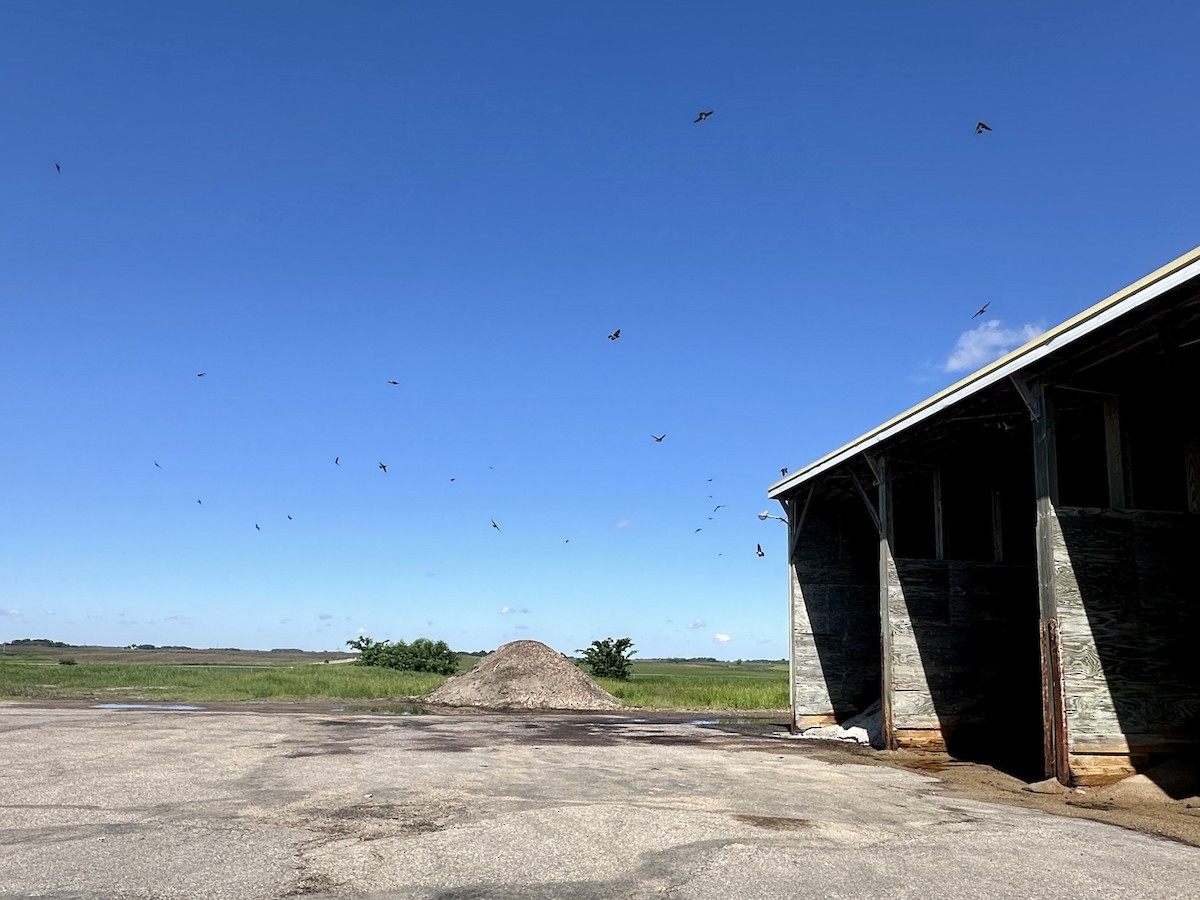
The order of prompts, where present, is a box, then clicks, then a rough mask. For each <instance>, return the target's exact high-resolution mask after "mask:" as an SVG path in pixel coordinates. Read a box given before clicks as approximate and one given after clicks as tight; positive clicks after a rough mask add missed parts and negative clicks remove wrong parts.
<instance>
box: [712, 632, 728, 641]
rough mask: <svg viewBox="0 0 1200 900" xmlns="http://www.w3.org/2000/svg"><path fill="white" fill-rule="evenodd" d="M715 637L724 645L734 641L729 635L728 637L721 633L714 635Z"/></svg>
mask: <svg viewBox="0 0 1200 900" xmlns="http://www.w3.org/2000/svg"><path fill="white" fill-rule="evenodd" d="M713 637H715V638H716V639H717V640H718V641H720V642H721V643H722V644H723V643H725V642H726V641H728V640H732V638H731V637H730V636H729V635H727V634H721V632H719V631H718V632H717V633H716V634H714V635H713Z"/></svg>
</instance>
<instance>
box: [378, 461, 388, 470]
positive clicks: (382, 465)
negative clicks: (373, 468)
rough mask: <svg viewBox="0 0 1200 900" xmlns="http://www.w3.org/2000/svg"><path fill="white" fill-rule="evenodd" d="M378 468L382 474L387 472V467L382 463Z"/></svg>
mask: <svg viewBox="0 0 1200 900" xmlns="http://www.w3.org/2000/svg"><path fill="white" fill-rule="evenodd" d="M379 468H381V469H383V471H384V472H387V466H385V465H384V464H383V463H380V464H379Z"/></svg>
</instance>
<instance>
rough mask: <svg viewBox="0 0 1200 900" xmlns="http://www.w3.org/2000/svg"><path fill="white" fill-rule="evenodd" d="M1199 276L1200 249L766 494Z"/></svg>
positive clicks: (795, 482)
mask: <svg viewBox="0 0 1200 900" xmlns="http://www.w3.org/2000/svg"><path fill="white" fill-rule="evenodd" d="M1197 276H1200V247H1197V248H1195V249H1194V250H1191V251H1189V252H1188V253H1185V254H1184V255H1183V256H1181V257H1179V258H1178V259H1176V260H1173V261H1172V262H1169V263H1167V264H1166V265H1165V266H1163V267H1162V268H1161V269H1157V270H1155V271H1154V272H1151V273H1150V274H1149V275H1147V276H1146V277H1145V278H1141V279H1139V280H1138V281H1135V282H1134V283H1133V284H1131V285H1129V286H1128V287H1126V288H1123V289H1122V290H1119V291H1117V292H1116V293H1115V294H1113V295H1111V296H1109V297H1106V298H1105V299H1103V300H1101V301H1100V302H1099V303H1097V304H1096V305H1095V306H1092V307H1089V308H1088V309H1085V310H1084V311H1083V312H1081V313H1079V314H1078V315H1076V316H1074V317H1072V318H1070V319H1068V320H1067V321H1065V322H1063V323H1062V324H1061V325H1058V326H1056V327H1054V328H1051V329H1050V330H1049V331H1047V332H1045V333H1043V334H1040V335H1038V336H1037V337H1035V338H1034V339H1033V340H1031V341H1030V342H1029V343H1027V344H1024V345H1023V346H1021V347H1018V348H1017V349H1016V350H1013V351H1012V352H1011V353H1009V354H1007V355H1006V356H1002V357H1001V358H1000V359H998V360H996V361H995V362H993V363H991V364H989V365H986V366H984V367H983V368H982V369H979V370H978V371H977V372H974V373H972V374H971V375H968V376H967V377H966V378H964V379H962V380H961V381H958V382H955V383H954V384H952V385H950V387H948V388H946V389H945V390H942V391H939V392H938V393H936V394H934V395H933V396H932V397H930V398H928V399H926V400H923V401H921V402H920V403H918V404H917V405H916V406H914V407H912V408H911V409H909V410H906V411H905V412H902V413H900V415H898V416H896V417H895V418H893V419H889V420H888V421H886V422H884V423H883V424H882V425H880V426H878V427H877V428H874V429H872V430H871V431H868V432H867V433H866V434H864V435H863V436H862V437H860V438H857V439H856V440H853V441H851V442H850V443H848V444H846V445H845V446H843V447H839V448H838V449H837V450H834V451H833V452H832V453H829V454H827V455H826V456H823V457H821V458H820V459H818V460H817V461H816V462H813V463H810V464H809V465H807V466H805V467H804V468H803V469H800V470H798V471H796V472H792V473H790V474H789V475H787V476H786V477H785V478H781V479H780V480H779V481H777V482H775V484H773V485H771V487H770V488H768V489H767V496H768V497H769V498H771V499H775V498H777V497H781V496H783V495H784V494H786V493H788V492H789V491H791V490H793V489H795V488H797V487H799V486H800V485H802V484H804V483H805V482H806V481H808V480H810V479H812V478H815V477H816V476H817V475H819V474H821V473H822V472H825V471H828V470H829V469H831V468H833V467H834V466H836V465H839V464H840V463H842V462H845V461H846V460H847V459H849V458H850V457H852V456H854V455H855V454H857V453H862V452H863V451H864V450H869V449H871V448H872V447H874V446H876V445H877V444H880V443H882V442H883V441H885V440H887V439H888V438H890V437H892V436H894V435H896V434H898V433H899V432H901V431H903V430H904V429H906V428H909V427H911V426H913V425H915V424H917V423H918V422H921V421H923V420H925V419H928V418H929V417H930V416H933V415H935V414H936V413H938V412H941V411H942V410H943V409H945V408H947V407H949V406H952V405H953V404H955V403H958V402H960V401H962V400H964V399H966V398H967V397H970V396H971V395H972V394H975V393H977V392H979V391H981V390H983V389H984V388H985V387H987V386H989V385H991V384H995V383H996V382H997V381H999V380H1001V379H1003V378H1007V377H1009V376H1010V375H1015V374H1017V373H1018V372H1020V371H1021V370H1022V369H1024V368H1025V367H1026V366H1029V365H1032V364H1033V363H1034V362H1036V361H1037V360H1039V359H1042V358H1043V357H1045V356H1048V355H1049V354H1050V353H1053V352H1055V351H1056V350H1061V349H1062V348H1063V347H1065V346H1067V345H1068V344H1070V343H1072V342H1074V341H1076V340H1079V339H1080V338H1081V337H1083V336H1084V335H1086V334H1090V333H1091V332H1092V331H1094V330H1096V329H1097V328H1099V327H1101V326H1102V325H1106V324H1108V323H1109V322H1111V321H1113V320H1114V319H1117V318H1119V317H1121V316H1123V315H1125V314H1126V313H1128V312H1130V311H1132V310H1134V309H1137V308H1138V307H1139V306H1141V305H1142V304H1143V303H1147V302H1149V301H1150V300H1153V299H1154V298H1155V297H1157V296H1159V295H1160V294H1163V293H1165V292H1166V291H1168V290H1170V289H1171V288H1173V287H1177V286H1179V285H1180V284H1183V283H1184V282H1185V281H1188V280H1190V279H1192V278H1195V277H1197Z"/></svg>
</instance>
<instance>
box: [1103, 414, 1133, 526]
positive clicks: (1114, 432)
mask: <svg viewBox="0 0 1200 900" xmlns="http://www.w3.org/2000/svg"><path fill="white" fill-rule="evenodd" d="M1104 449H1105V455H1106V457H1107V459H1108V505H1109V508H1111V509H1125V508H1126V506H1127V505H1128V504H1127V503H1126V500H1125V459H1124V454H1123V453H1122V452H1121V450H1122V447H1121V416H1120V413H1119V411H1118V409H1117V398H1116V397H1107V398H1106V399H1105V401H1104Z"/></svg>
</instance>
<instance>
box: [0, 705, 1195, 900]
mask: <svg viewBox="0 0 1200 900" xmlns="http://www.w3.org/2000/svg"><path fill="white" fill-rule="evenodd" d="M0 747H2V750H0V845H2V850H0V896H19V897H53V898H67V897H71V898H78V897H87V898H123V900H130V898H147V900H149V898H153V900H168V898H188V900H199V898H239V900H244V898H285V897H300V896H304V897H329V898H333V897H356V898H357V897H363V898H414V900H415V898H420V900H434V898H437V900H452V898H454V900H468V898H495V897H513V898H516V897H521V898H535V900H537V898H547V900H549V898H597V900H600V898H605V900H607V898H617V897H621V898H641V897H656V896H670V897H676V898H710V897H711V898H721V900H738V898H747V900H749V898H754V900H769V898H793V897H800V896H819V897H838V898H858V897H864V898H865V897H878V896H888V897H892V898H906V897H913V898H917V897H922V898H924V897H929V896H938V897H945V898H976V897H979V898H984V897H987V898H999V897H1014V898H1016V897H1021V898H1024V897H1032V896H1037V897H1048V898H1055V897H1062V898H1068V897H1070V898H1075V897H1080V896H1088V897H1135V896H1136V897H1161V898H1184V897H1195V896H1197V894H1196V890H1197V889H1196V885H1197V884H1200V849H1197V848H1195V847H1191V846H1187V845H1186V844H1182V843H1176V842H1172V841H1168V840H1163V839H1161V838H1155V837H1152V836H1147V835H1143V834H1138V833H1136V832H1133V831H1128V830H1124V829H1120V828H1117V827H1114V826H1112V825H1106V824H1101V823H1097V822H1092V821H1085V820H1080V819H1069V818H1063V817H1059V816H1054V815H1050V814H1047V813H1045V812H1041V811H1038V810H1034V809H1021V808H1015V807H1011V806H1004V805H995V804H989V803H983V802H978V801H974V800H969V799H963V798H961V797H955V796H952V795H950V794H948V793H947V792H945V791H944V790H943V789H942V787H941V786H940V784H939V782H938V781H937V780H936V779H934V778H931V777H929V776H927V775H923V774H919V773H914V772H909V771H904V770H900V769H895V768H887V767H881V766H870V765H859V764H856V763H855V762H854V760H853V759H852V758H850V757H848V758H847V759H846V760H845V761H844V762H843V763H839V762H837V761H836V760H835V761H830V757H829V754H828V753H822V752H820V750H819V749H818V748H814V747H813V746H812V745H811V743H810V742H800V741H788V740H784V739H779V738H772V737H770V736H769V735H768V734H766V733H762V734H746V733H735V732H732V731H729V730H722V729H720V728H713V727H709V726H706V725H698V724H693V723H690V722H687V721H680V720H677V721H672V720H670V719H669V718H668V719H662V720H659V719H651V720H646V719H634V718H631V717H629V716H627V715H567V714H562V715H559V714H530V715H428V716H404V717H401V716H394V715H391V716H389V715H383V714H364V713H358V712H354V711H352V710H337V709H333V708H332V707H330V708H327V709H320V708H314V707H311V706H310V707H302V708H289V707H280V708H278V709H263V708H262V707H258V708H246V707H241V708H239V707H237V706H236V705H224V706H223V707H222V708H221V709H206V710H201V711H191V712H188V711H167V710H150V709H120V710H101V709H92V708H87V707H84V706H78V707H75V708H70V707H67V708H63V707H59V708H52V709H46V708H35V707H29V706H22V705H18V704H3V705H0Z"/></svg>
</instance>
